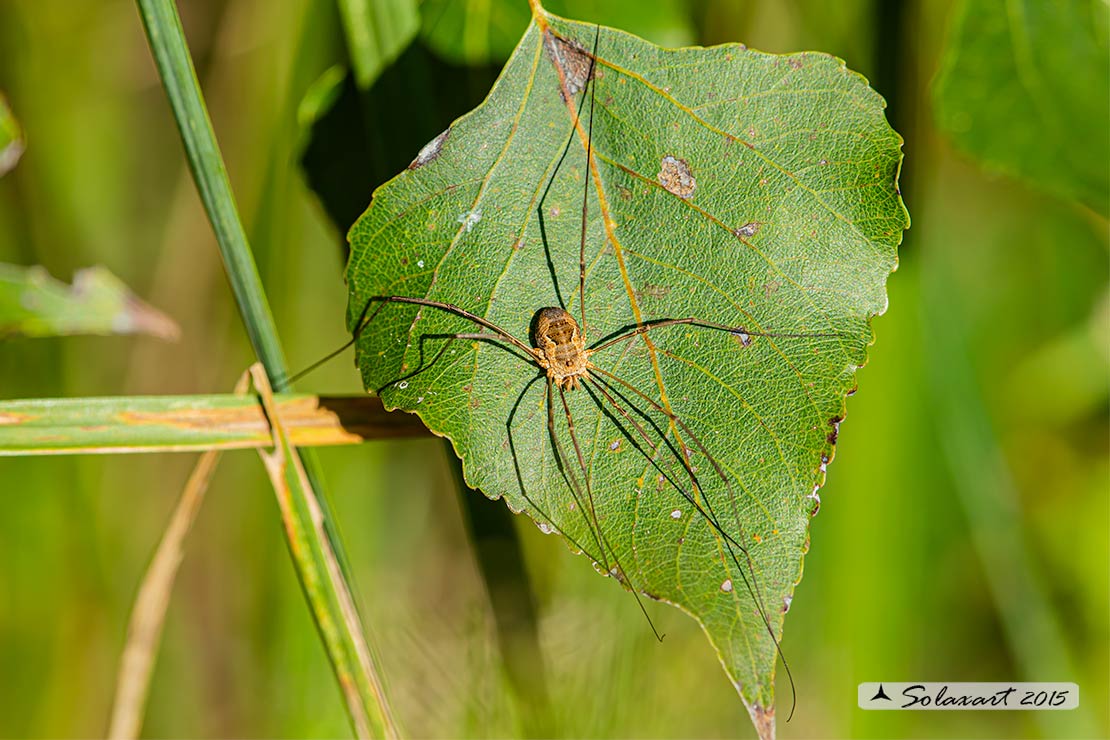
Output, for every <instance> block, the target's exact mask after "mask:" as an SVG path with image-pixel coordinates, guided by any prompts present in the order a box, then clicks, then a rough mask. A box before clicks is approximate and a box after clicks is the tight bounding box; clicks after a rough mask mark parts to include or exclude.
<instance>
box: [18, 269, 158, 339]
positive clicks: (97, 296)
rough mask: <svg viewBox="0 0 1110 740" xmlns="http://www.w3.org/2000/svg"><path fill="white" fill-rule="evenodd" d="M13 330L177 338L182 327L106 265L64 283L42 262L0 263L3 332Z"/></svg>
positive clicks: (44, 334) (31, 333)
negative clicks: (34, 264) (23, 264)
mask: <svg viewBox="0 0 1110 740" xmlns="http://www.w3.org/2000/svg"><path fill="white" fill-rule="evenodd" d="M11 334H22V335H24V336H28V337H52V336H59V335H63V334H150V335H152V336H156V337H158V338H160V339H169V340H175V339H177V337H178V334H179V330H178V328H177V324H175V323H174V321H173V319H171V318H169V317H168V316H166V315H165V314H163V313H162V312H161V311H159V310H158V309H156V308H154V307H152V306H150V305H148V304H146V303H144V302H143V301H141V300H139V299H138V298H136V297H135V295H134V294H133V293H132V292H131V291H130V290H128V288H127V286H126V285H124V284H123V283H122V282H120V280H119V278H117V277H115V276H114V275H112V273H110V272H108V271H107V270H106V269H104V268H103V267H89V268H86V269H84V270H78V271H77V272H76V273H75V274H74V276H73V285H66V284H65V283H62V282H59V281H58V280H55V279H54V278H52V277H50V275H49V274H48V273H47V272H46V270H44V269H43V268H41V267H19V266H17V265H5V264H0V337H2V336H5V335H11Z"/></svg>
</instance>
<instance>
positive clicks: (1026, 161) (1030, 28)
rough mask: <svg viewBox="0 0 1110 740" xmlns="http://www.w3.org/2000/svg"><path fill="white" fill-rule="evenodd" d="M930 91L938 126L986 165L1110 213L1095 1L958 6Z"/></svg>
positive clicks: (1107, 82)
mask: <svg viewBox="0 0 1110 740" xmlns="http://www.w3.org/2000/svg"><path fill="white" fill-rule="evenodd" d="M953 12H954V19H953V24H954V25H953V28H952V31H951V33H950V34H949V40H948V45H947V47H946V49H945V51H944V56H943V59H942V62H941V71H940V74H939V76H938V77H937V81H936V83H935V85H934V87H933V100H934V104H935V106H936V115H937V123H938V125H939V126H940V128H941V129H943V130H944V131H946V132H947V133H948V134H949V136H951V137H952V140H953V141H954V142H955V143H956V144H957V145H958V146H959V147H960V148H961V149H963V150H965V151H966V152H968V153H969V154H971V155H972V156H973V157H975V158H976V159H978V160H980V161H982V162H983V163H984V164H985V165H986V166H987V167H989V168H991V169H994V170H998V171H1001V172H1004V173H1006V174H1009V175H1013V176H1016V177H1020V178H1022V179H1023V180H1026V181H1028V182H1030V183H1031V184H1033V185H1034V186H1036V187H1038V188H1041V189H1043V190H1046V191H1049V192H1051V193H1055V194H1057V195H1061V196H1064V197H1066V198H1073V199H1075V200H1078V201H1080V202H1082V203H1085V204H1086V205H1088V206H1090V207H1091V208H1093V209H1095V210H1096V211H1098V212H1099V213H1101V214H1103V215H1107V214H1110V168H1107V166H1106V163H1107V161H1110V137H1108V136H1107V134H1106V132H1107V127H1108V125H1110V65H1107V63H1106V60H1107V55H1108V53H1110V46H1108V43H1107V17H1108V16H1107V6H1106V3H1105V2H1102V0H1076V1H1075V2H1052V0H1012V1H1007V0H962V1H961V2H959V3H958V4H957V6H956V8H955V10H954V11H953Z"/></svg>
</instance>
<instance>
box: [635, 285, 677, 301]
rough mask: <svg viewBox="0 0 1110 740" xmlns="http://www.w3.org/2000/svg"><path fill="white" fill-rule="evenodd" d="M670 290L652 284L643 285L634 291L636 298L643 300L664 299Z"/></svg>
mask: <svg viewBox="0 0 1110 740" xmlns="http://www.w3.org/2000/svg"><path fill="white" fill-rule="evenodd" d="M670 292H671V289H670V288H669V287H668V286H666V285H656V284H654V283H644V285H643V287H641V288H640V289H639V290H637V291H636V298H637V299H638V300H643V299H644V298H666V297H667V293H670Z"/></svg>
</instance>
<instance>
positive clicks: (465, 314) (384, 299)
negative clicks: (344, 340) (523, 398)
mask: <svg viewBox="0 0 1110 740" xmlns="http://www.w3.org/2000/svg"><path fill="white" fill-rule="evenodd" d="M377 302H380V303H381V304H382V306H384V305H385V304H387V303H407V304H412V305H415V306H428V307H429V308H438V309H439V310H441V311H447V312H448V313H453V314H455V315H456V316H461V317H462V318H464V319H467V320H468V321H473V322H474V323H475V324H478V325H479V326H484V327H485V328H487V329H489V330H490V331H492V332H494V333H495V334H498V335H500V336H501V338H502V339H504V340H505V341H506V342H509V343H510V344H512V345H515V346H516V347H517V348H518V349H520V350H523V351H524V353H525V354H526V355H528V356H529V357H532V356H533V354H532V348H531V347H529V346H528V345H527V344H525V343H524V342H522V341H520V340H519V339H517V338H516V337H514V336H513V335H512V334H510V333H509V332H507V331H506V330H504V329H502V328H501V327H500V326H498V325H497V324H495V323H493V322H492V321H489V320H488V319H484V318H482V317H481V316H478V315H477V314H473V313H471V312H470V311H467V310H466V309H465V308H459V307H458V306H456V305H453V304H451V303H442V302H440V301H431V300H428V299H427V298H410V297H408V296H403V295H376V296H370V297H369V298H367V299H366V307H365V308H363V309H362V314H361V315H360V316H359V321H358V326H356V327H355V330H354V332H353V333H354V334H355V337H354V340H352V341H357V340H358V337H359V336H360V335H361V334H362V330H363V328H365V327H366V326H367V325H369V324H370V322H371V321H373V320H374V317H375V316H377V315H378V311H380V310H381V307H380V306H379V308H378V309H377V310H375V311H374V313H373V314H372V315H371V316H370V317H369V318H367V317H366V313H367V312H368V311H369V310H370V306H372V305H373V304H374V303H377Z"/></svg>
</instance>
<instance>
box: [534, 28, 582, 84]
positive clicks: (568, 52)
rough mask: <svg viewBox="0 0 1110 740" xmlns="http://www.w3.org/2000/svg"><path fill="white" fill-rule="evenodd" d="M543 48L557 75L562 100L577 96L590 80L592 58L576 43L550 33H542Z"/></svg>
mask: <svg viewBox="0 0 1110 740" xmlns="http://www.w3.org/2000/svg"><path fill="white" fill-rule="evenodd" d="M543 48H544V51H546V52H547V58H548V59H550V60H551V63H552V64H553V65H555V69H556V71H557V72H558V73H559V85H560V88H561V92H562V94H563V98H564V100H565V99H567V98H568V97H570V96H572V95H577V94H578V93H579V92H580V91H581V90H582V88H584V87H585V86H586V82H587V81H588V80H589V78H590V67H591V65H592V61H593V57H592V56H591V55H590V53H589V52H588V51H586V49H585V48H584V47H582V45H580V44H579V43H577V42H576V41H569V40H567V39H563V38H560V37H558V36H556V35H555V34H554V33H552V32H551V31H545V32H544V35H543Z"/></svg>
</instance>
